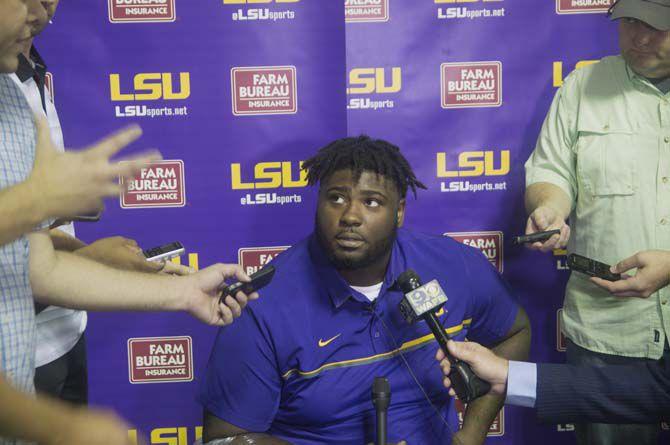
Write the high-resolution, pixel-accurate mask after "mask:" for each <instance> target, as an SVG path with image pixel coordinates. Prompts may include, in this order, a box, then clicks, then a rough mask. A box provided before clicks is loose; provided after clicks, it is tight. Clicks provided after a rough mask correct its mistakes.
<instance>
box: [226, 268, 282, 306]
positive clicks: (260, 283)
mask: <svg viewBox="0 0 670 445" xmlns="http://www.w3.org/2000/svg"><path fill="white" fill-rule="evenodd" d="M274 274H275V268H274V266H272V265H267V266H265V267H264V268H262V269H261V270H259V271H258V272H256V273H254V274H251V275H250V276H249V278H251V281H249V282H248V283H243V282H241V281H238V282H237V283H234V284H231V285H230V286H227V287H224V288H223V293H222V294H221V302H222V303H223V299H224V298H226V295H233V296H234V295H235V293H237V291H240V290H241V291H242V292H244V293H245V294H247V295H249V294H250V293H252V292H255V291H257V290H258V289H260V288H262V287H265V286H267V285H268V284H270V281H272V277H273V276H274Z"/></svg>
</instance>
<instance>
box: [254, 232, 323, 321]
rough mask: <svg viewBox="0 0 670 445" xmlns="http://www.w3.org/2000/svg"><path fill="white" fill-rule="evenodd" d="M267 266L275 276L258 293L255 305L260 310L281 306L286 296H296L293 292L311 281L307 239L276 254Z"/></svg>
mask: <svg viewBox="0 0 670 445" xmlns="http://www.w3.org/2000/svg"><path fill="white" fill-rule="evenodd" d="M269 265H271V266H273V267H274V268H275V274H274V276H273V277H272V280H271V281H270V283H269V284H268V285H267V286H266V287H264V288H263V289H261V290H260V291H259V294H260V296H261V298H260V299H259V300H258V301H257V302H256V304H257V305H258V306H260V307H261V308H265V307H268V306H276V305H278V304H283V302H282V300H285V298H284V297H285V296H286V295H289V294H292V295H296V294H295V292H294V291H295V290H297V289H300V288H301V287H303V286H304V285H306V284H308V282H310V281H311V280H312V279H313V273H312V263H311V259H310V253H309V238H306V239H303V240H301V241H299V242H297V243H296V244H294V245H293V246H291V247H289V248H288V249H286V250H285V251H283V252H281V253H280V254H278V255H277V256H276V257H275V258H274V259H273V260H272V261H271V262H270V263H269Z"/></svg>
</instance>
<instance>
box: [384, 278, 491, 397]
mask: <svg viewBox="0 0 670 445" xmlns="http://www.w3.org/2000/svg"><path fill="white" fill-rule="evenodd" d="M396 285H397V286H398V287H399V288H400V290H401V291H402V293H403V294H405V296H404V298H403V299H402V301H401V302H400V305H399V306H398V308H399V309H400V312H401V313H402V315H403V316H404V317H405V319H406V320H407V322H408V323H414V322H415V321H417V320H418V319H421V320H423V321H425V322H426V323H428V327H429V328H430V330H431V332H432V333H433V336H435V339H436V340H437V342H438V344H439V345H440V348H441V349H442V351H443V352H444V355H445V356H446V357H447V359H448V360H449V362H450V363H451V372H450V373H449V379H450V380H451V385H452V387H453V388H454V391H455V392H456V395H457V396H458V398H459V399H460V400H462V401H463V402H464V403H469V402H471V401H472V400H474V399H476V398H478V397H481V396H483V395H485V394H486V393H488V392H489V390H490V389H491V385H489V383H488V382H486V381H484V380H482V379H480V378H479V377H477V375H476V374H475V373H474V372H473V371H472V369H471V368H470V365H468V364H467V363H465V362H462V361H459V360H456V359H455V358H454V357H453V356H452V355H451V354H450V353H449V350H448V349H447V341H448V340H449V339H450V338H451V337H449V335H448V334H447V332H446V331H445V330H444V328H443V327H442V325H441V324H440V322H439V320H438V319H437V317H436V316H435V312H436V311H437V310H439V308H441V307H442V305H444V303H446V301H447V296H446V295H445V293H444V291H443V290H442V288H441V287H440V284H439V283H438V282H437V280H432V281H429V282H428V283H426V284H424V285H422V284H421V279H420V278H419V276H418V275H417V274H416V272H414V271H413V270H412V269H407V270H406V271H405V272H403V273H402V274H400V276H399V277H398V279H397V280H396Z"/></svg>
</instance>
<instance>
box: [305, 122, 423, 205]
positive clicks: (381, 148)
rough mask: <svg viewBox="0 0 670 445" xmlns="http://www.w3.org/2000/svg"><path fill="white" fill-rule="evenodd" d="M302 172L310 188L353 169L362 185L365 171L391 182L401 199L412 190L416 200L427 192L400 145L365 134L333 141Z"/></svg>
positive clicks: (354, 177)
mask: <svg viewBox="0 0 670 445" xmlns="http://www.w3.org/2000/svg"><path fill="white" fill-rule="evenodd" d="M302 169H303V170H306V171H307V183H308V184H309V185H315V184H316V183H317V182H320V183H322V182H323V181H324V180H325V179H327V178H328V177H330V175H332V174H333V173H335V172H336V171H339V170H351V171H352V174H353V180H354V182H358V180H359V179H360V178H361V174H362V173H363V172H364V171H369V172H372V173H376V174H377V175H381V176H384V177H386V178H389V179H391V180H392V181H393V182H394V183H395V185H396V187H397V188H398V192H399V193H400V197H401V198H404V197H405V196H406V195H407V189H408V188H411V189H412V193H413V194H414V197H415V198H416V189H418V188H420V189H426V186H425V185H423V183H422V182H421V181H419V180H418V179H417V178H416V176H415V175H414V171H413V170H412V167H411V166H410V165H409V162H407V159H405V157H404V156H403V155H402V154H400V149H399V148H398V147H397V146H395V145H393V144H391V143H389V142H386V141H384V140H381V139H371V138H370V137H369V136H365V135H361V136H358V137H348V138H342V139H337V140H336V141H333V142H331V143H330V144H328V145H326V146H325V147H323V148H321V149H320V150H319V151H318V152H317V153H316V155H314V156H312V157H311V158H309V159H308V160H306V161H305V162H304V163H303V165H302Z"/></svg>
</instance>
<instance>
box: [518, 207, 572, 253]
mask: <svg viewBox="0 0 670 445" xmlns="http://www.w3.org/2000/svg"><path fill="white" fill-rule="evenodd" d="M554 229H560V231H561V233H560V234H556V235H552V236H551V238H549V239H548V240H546V241H544V242H539V241H537V242H534V243H532V244H527V246H528V248H530V249H534V250H539V251H541V252H551V251H552V250H554V249H563V248H565V246H567V244H568V240H569V239H570V226H569V225H567V224H566V222H565V220H564V219H563V217H562V216H561V215H560V214H559V213H558V211H556V210H555V209H553V208H552V207H547V206H540V207H538V208H536V209H535V211H534V212H533V213H531V214H530V216H529V217H528V221H527V222H526V235H530V234H533V233H536V232H544V231H547V230H554Z"/></svg>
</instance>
